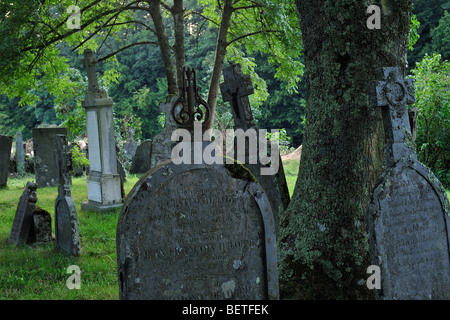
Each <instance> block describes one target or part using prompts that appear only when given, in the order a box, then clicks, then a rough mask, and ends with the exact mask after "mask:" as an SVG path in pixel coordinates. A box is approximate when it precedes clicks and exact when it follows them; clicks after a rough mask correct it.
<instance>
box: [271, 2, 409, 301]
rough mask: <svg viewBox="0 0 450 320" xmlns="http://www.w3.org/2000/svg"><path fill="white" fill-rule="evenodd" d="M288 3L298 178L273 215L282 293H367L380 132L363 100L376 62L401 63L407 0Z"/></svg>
mask: <svg viewBox="0 0 450 320" xmlns="http://www.w3.org/2000/svg"><path fill="white" fill-rule="evenodd" d="M369 4H375V5H378V6H379V7H380V8H381V29H369V28H368V27H367V25H366V21H367V19H369V17H370V16H371V14H368V13H366V10H367V7H368V6H369ZM296 5H297V10H298V14H299V17H300V23H301V29H302V37H303V44H304V50H305V81H306V90H307V98H306V101H307V104H306V127H305V136H304V143H303V150H302V160H301V164H300V170H299V176H298V180H297V184H296V187H295V191H294V194H293V198H292V201H291V203H290V205H289V208H288V209H287V210H286V212H285V213H284V214H283V215H282V217H281V225H280V234H279V243H280V249H279V252H280V274H281V295H282V298H288V299H289V298H291V299H303V298H304V299H316V298H317V299H358V298H362V299H364V298H371V297H373V296H374V293H373V292H371V291H370V290H368V289H367V287H366V285H365V281H366V279H367V278H368V277H369V275H368V274H366V269H367V267H368V266H369V265H370V260H369V252H368V240H367V225H366V208H367V202H368V196H369V192H370V191H371V189H372V187H373V185H374V182H375V180H376V179H377V177H378V175H379V174H380V173H381V170H382V162H383V158H384V156H383V149H384V134H383V126H382V119H381V110H379V109H377V108H370V107H369V106H368V95H367V91H368V90H367V88H368V82H369V81H370V80H374V79H375V70H376V69H377V68H378V67H381V66H400V67H401V68H402V69H403V70H404V67H405V55H406V51H407V44H408V33H409V24H410V14H411V1H406V0H395V1H394V0H385V1H372V2H370V3H368V2H366V1H360V0H340V1H339V0H338V1H337V0H333V1H328V0H317V1H309V0H296ZM358 282H359V284H358Z"/></svg>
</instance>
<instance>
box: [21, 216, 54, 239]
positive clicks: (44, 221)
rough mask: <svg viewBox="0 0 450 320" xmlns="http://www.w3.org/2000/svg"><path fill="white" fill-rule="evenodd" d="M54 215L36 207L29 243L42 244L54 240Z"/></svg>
mask: <svg viewBox="0 0 450 320" xmlns="http://www.w3.org/2000/svg"><path fill="white" fill-rule="evenodd" d="M52 240H53V238H52V216H51V215H50V213H49V212H48V211H46V210H44V209H42V208H39V207H36V208H35V209H34V212H33V221H32V223H31V225H30V231H29V233H28V239H27V244H40V243H45V242H49V241H52Z"/></svg>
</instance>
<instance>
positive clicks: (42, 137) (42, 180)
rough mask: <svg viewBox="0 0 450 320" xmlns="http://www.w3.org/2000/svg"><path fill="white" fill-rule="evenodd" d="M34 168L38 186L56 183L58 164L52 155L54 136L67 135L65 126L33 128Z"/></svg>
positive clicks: (48, 185) (50, 185) (51, 185)
mask: <svg viewBox="0 0 450 320" xmlns="http://www.w3.org/2000/svg"><path fill="white" fill-rule="evenodd" d="M32 132H33V149H34V170H35V174H36V183H37V184H38V185H39V187H53V186H56V185H57V184H58V164H57V163H55V158H54V156H53V153H54V150H55V137H56V135H58V134H64V135H67V129H66V128H33V129H32Z"/></svg>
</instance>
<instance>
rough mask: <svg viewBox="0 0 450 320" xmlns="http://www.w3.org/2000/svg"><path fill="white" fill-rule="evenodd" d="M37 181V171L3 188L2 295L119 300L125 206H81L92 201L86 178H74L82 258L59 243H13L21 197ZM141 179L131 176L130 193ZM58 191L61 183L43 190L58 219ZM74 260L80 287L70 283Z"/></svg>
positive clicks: (42, 202) (41, 200)
mask: <svg viewBox="0 0 450 320" xmlns="http://www.w3.org/2000/svg"><path fill="white" fill-rule="evenodd" d="M32 180H34V177H33V176H28V177H24V178H22V179H9V180H8V187H7V188H6V189H0V300H4V299H21V300H23V299H45V300H53V299H65V300H69V299H70V300H72V299H99V300H103V299H118V286H117V264H116V239H115V237H116V225H117V219H118V217H119V212H120V210H116V211H112V212H109V213H102V214H99V213H95V212H83V211H81V209H80V204H81V202H82V201H86V200H87V189H86V177H82V178H74V179H73V180H72V183H73V184H72V188H71V190H72V197H73V199H74V201H75V204H76V206H77V213H78V219H79V228H80V238H81V246H82V253H81V256H80V257H71V256H69V255H67V254H64V253H62V252H59V251H58V250H57V249H56V248H55V244H54V242H52V243H48V244H46V245H37V246H35V247H32V246H28V245H24V246H21V247H16V246H13V245H10V244H9V243H8V238H9V233H10V232H11V226H12V223H13V220H14V215H15V211H16V208H17V204H18V199H19V198H20V195H21V194H22V192H23V190H24V186H25V184H26V181H32ZM137 180H138V177H137V176H135V175H129V176H128V178H127V182H126V183H125V192H126V193H128V192H129V191H130V190H131V188H132V187H133V185H134V184H135V183H136V182H137ZM57 193H58V191H57V187H52V188H38V190H37V197H38V202H37V205H38V206H40V207H42V208H44V209H45V210H47V211H48V212H50V214H51V215H52V224H54V221H53V220H54V205H55V199H56V196H57ZM52 227H53V232H54V225H53V226H52ZM71 265H77V266H78V267H79V268H80V270H81V288H80V289H79V290H77V289H73V290H69V289H68V288H67V286H66V282H67V279H68V278H69V277H70V276H71V275H72V273H69V274H68V273H67V268H68V267H69V266H71Z"/></svg>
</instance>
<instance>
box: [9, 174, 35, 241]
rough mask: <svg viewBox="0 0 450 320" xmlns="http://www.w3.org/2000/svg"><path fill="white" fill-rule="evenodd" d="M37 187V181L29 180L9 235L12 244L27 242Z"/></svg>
mask: <svg viewBox="0 0 450 320" xmlns="http://www.w3.org/2000/svg"><path fill="white" fill-rule="evenodd" d="M37 187H38V186H37V184H36V183H34V182H27V185H26V187H25V190H24V192H23V193H22V195H21V196H20V200H19V204H18V205H17V209H16V215H15V216H14V221H13V225H12V228H11V233H10V235H9V243H11V244H15V245H22V244H25V243H26V242H27V239H28V234H29V231H30V226H31V224H32V223H33V212H34V210H35V208H36V202H37V196H36V189H37Z"/></svg>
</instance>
